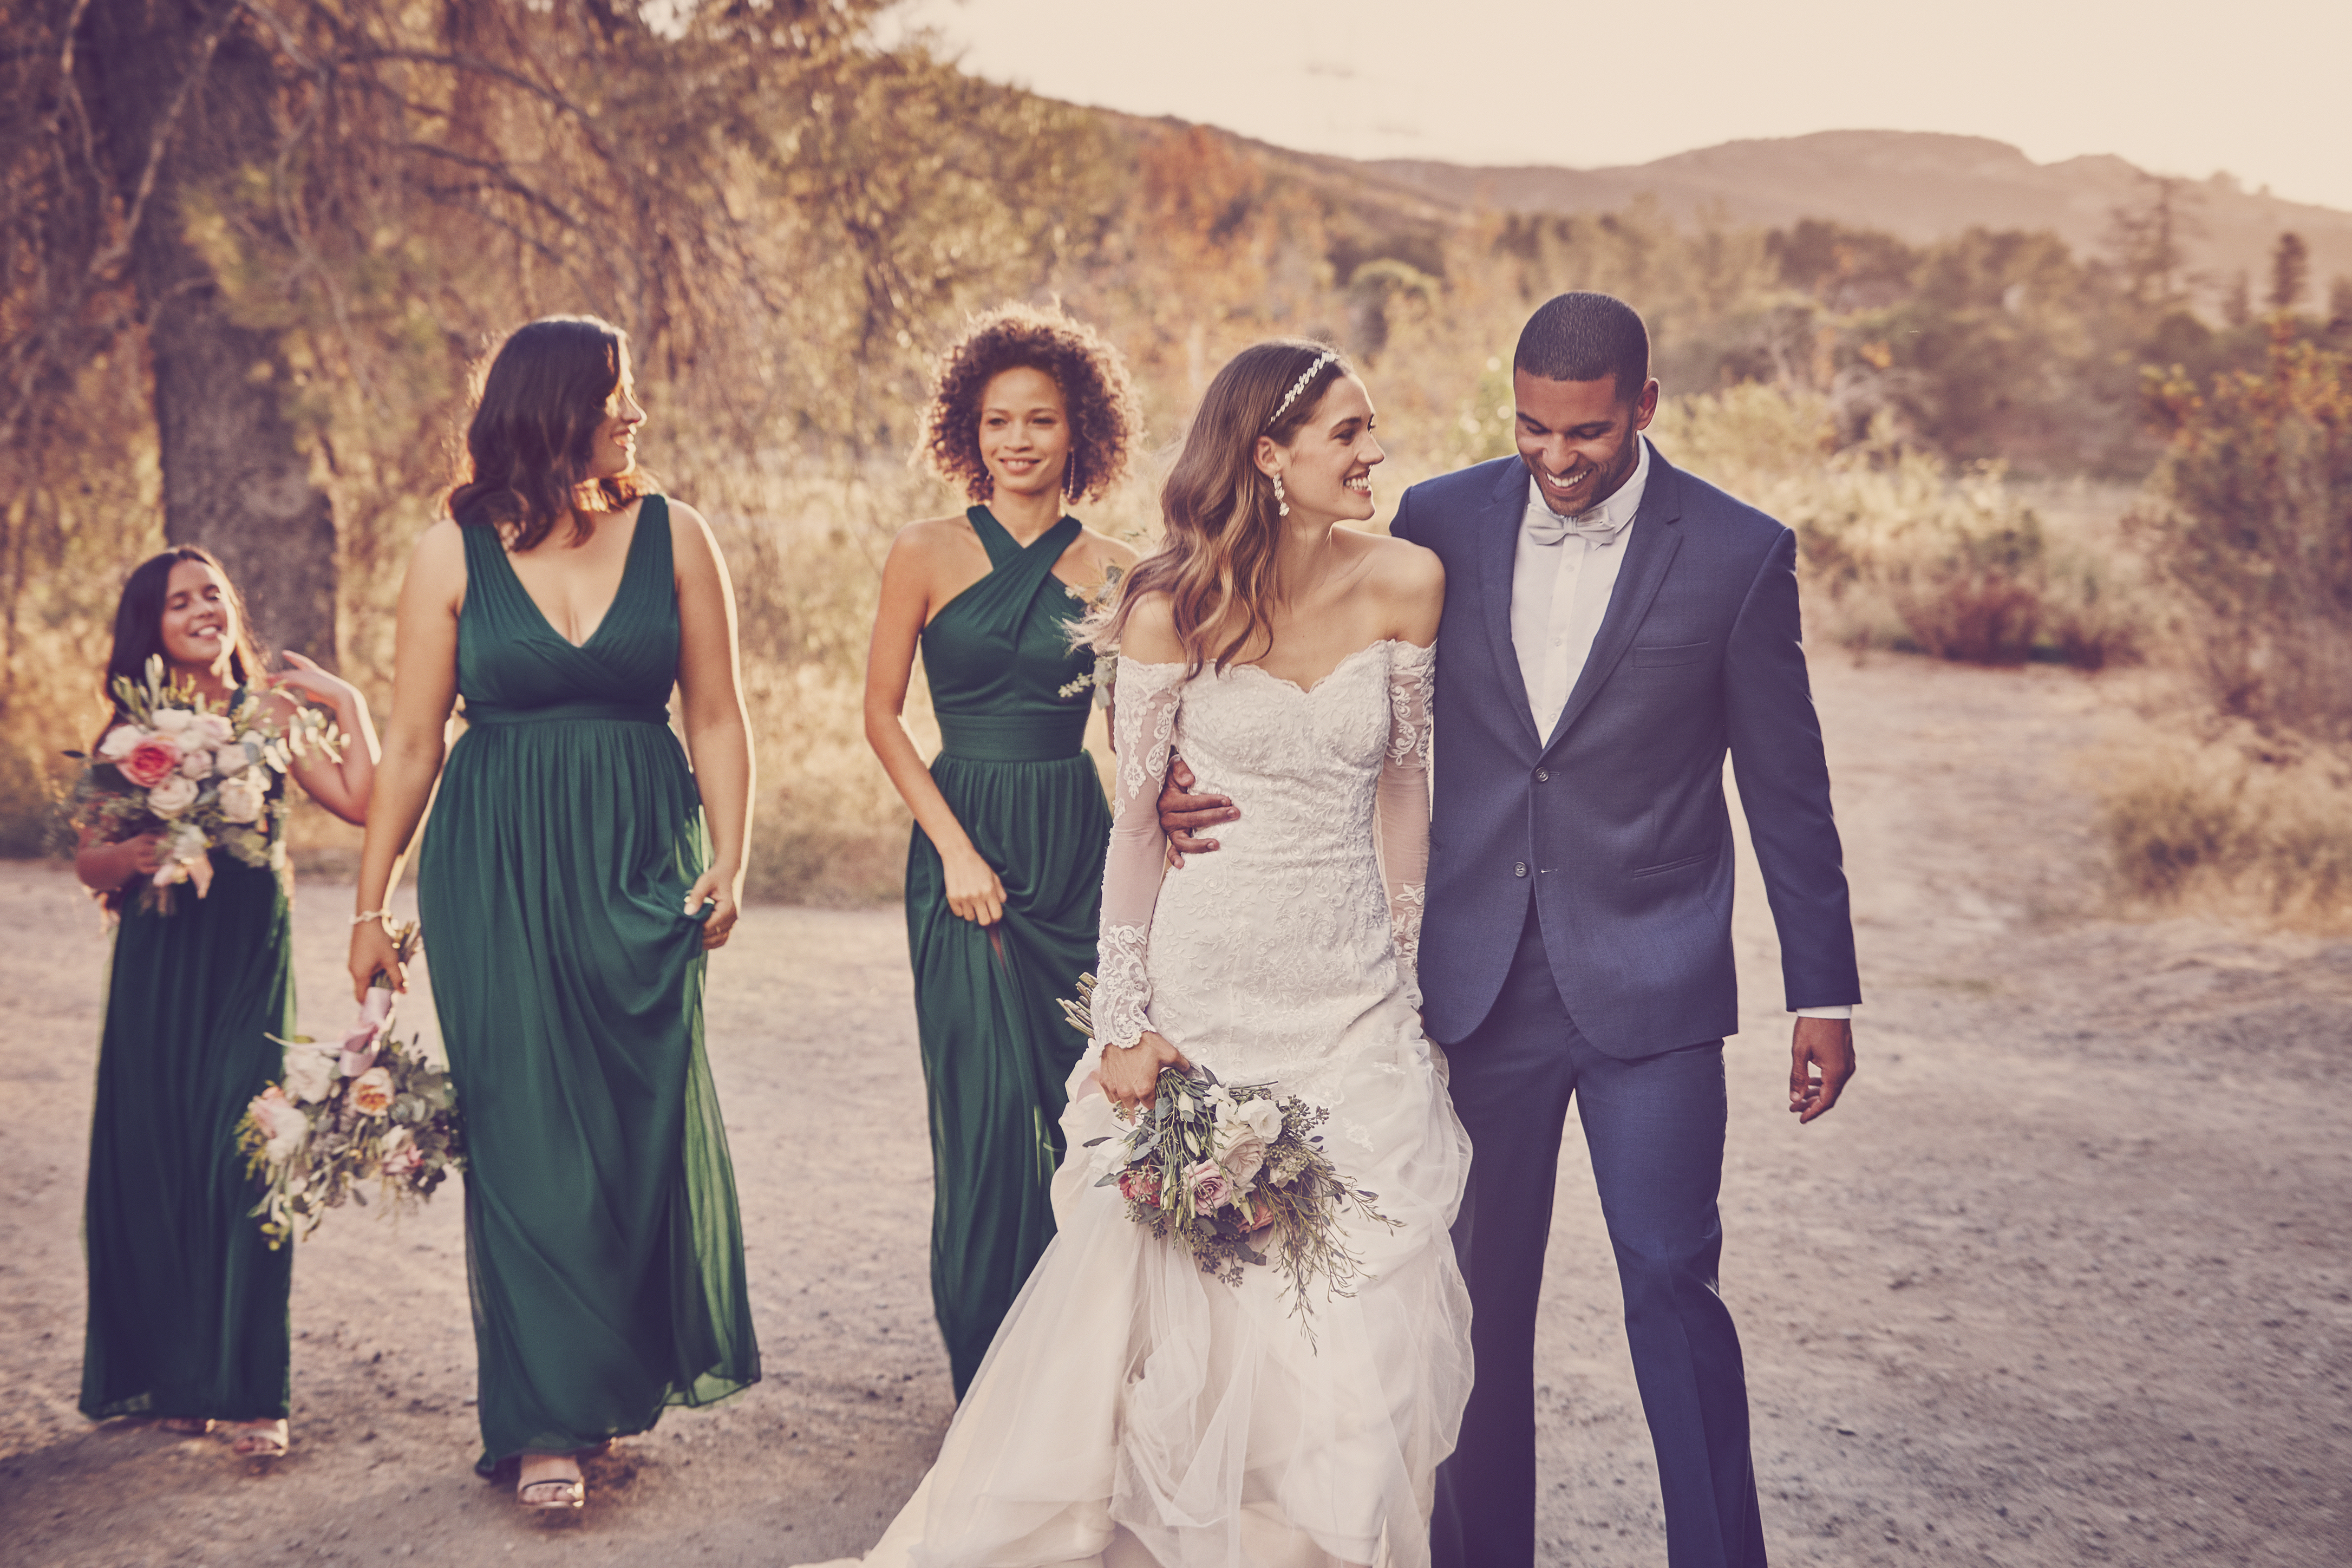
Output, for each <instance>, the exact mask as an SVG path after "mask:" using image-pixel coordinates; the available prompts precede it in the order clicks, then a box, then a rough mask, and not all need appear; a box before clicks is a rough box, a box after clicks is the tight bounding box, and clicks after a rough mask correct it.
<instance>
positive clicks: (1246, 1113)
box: [1234, 1100, 1282, 1143]
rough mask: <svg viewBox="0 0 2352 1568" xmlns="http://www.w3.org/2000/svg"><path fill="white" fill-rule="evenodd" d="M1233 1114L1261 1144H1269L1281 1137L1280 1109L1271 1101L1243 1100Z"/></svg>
mask: <svg viewBox="0 0 2352 1568" xmlns="http://www.w3.org/2000/svg"><path fill="white" fill-rule="evenodd" d="M1234 1114H1235V1116H1236V1117H1237V1118H1238V1119H1239V1121H1240V1122H1241V1124H1242V1126H1244V1128H1247V1129H1248V1130H1249V1131H1250V1132H1251V1133H1253V1134H1254V1135H1255V1136H1256V1137H1257V1138H1258V1139H1259V1140H1260V1141H1261V1142H1266V1143H1271V1142H1274V1141H1275V1140H1276V1138H1279V1137H1281V1136H1282V1108H1281V1107H1280V1106H1278V1105H1276V1104H1275V1102H1274V1101H1273V1100H1244V1101H1242V1103H1241V1107H1240V1109H1239V1110H1236V1111H1235V1112H1234Z"/></svg>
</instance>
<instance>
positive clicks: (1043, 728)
mask: <svg viewBox="0 0 2352 1568" xmlns="http://www.w3.org/2000/svg"><path fill="white" fill-rule="evenodd" d="M937 717H938V719H939V721H940V755H941V756H943V757H956V758H959V759H961V760H962V761H964V762H968V763H1052V762H1059V761H1060V760H1061V759H1062V758H1064V757H1075V756H1076V755H1078V754H1079V753H1080V752H1082V751H1083V750H1084V749H1085V747H1086V743H1087V708H1086V707H1084V706H1083V705H1081V706H1079V707H1077V708H1076V709H1075V710H1072V711H1070V712H1067V713H941V714H939V715H937Z"/></svg>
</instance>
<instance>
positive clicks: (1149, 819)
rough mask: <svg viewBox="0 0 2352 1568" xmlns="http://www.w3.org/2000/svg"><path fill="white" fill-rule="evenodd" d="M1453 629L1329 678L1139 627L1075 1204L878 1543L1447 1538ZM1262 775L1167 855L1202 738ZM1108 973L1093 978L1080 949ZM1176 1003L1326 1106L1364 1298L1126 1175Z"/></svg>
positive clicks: (992, 1565) (1223, 1050)
mask: <svg viewBox="0 0 2352 1568" xmlns="http://www.w3.org/2000/svg"><path fill="white" fill-rule="evenodd" d="M1434 664H1435V656H1434V653H1433V650H1431V649H1427V648H1420V647H1412V645H1410V644H1406V643H1402V642H1393V641H1391V642H1381V643H1375V644H1373V645H1371V646H1370V647H1365V648H1362V649H1360V650H1359V651H1358V652H1356V653H1354V654H1352V655H1350V656H1349V658H1346V659H1344V660H1342V661H1341V662H1340V664H1339V667H1338V668H1336V669H1334V670H1333V671H1332V672H1331V674H1330V675H1329V676H1328V677H1327V678H1325V679H1323V680H1322V681H1320V682H1318V684H1317V685H1316V686H1315V687H1314V688H1313V689H1301V688H1299V687H1297V686H1295V685H1293V684H1291V683H1290V682H1288V681H1285V680H1283V679H1279V678H1277V677H1275V676H1271V675H1268V674H1266V673H1265V671H1264V670H1261V669H1258V668H1255V667H1254V666H1246V665H1244V666H1235V667H1233V668H1228V669H1226V670H1225V671H1223V673H1216V672H1213V671H1204V672H1202V674H1200V675H1198V676H1195V677H1192V678H1190V679H1188V678H1187V677H1186V675H1185V671H1184V668H1183V667H1182V666H1181V665H1144V664H1138V663H1136V662H1134V661H1132V660H1129V659H1126V658H1122V659H1120V660H1119V666H1118V706H1117V717H1118V762H1119V773H1118V789H1117V802H1116V804H1117V816H1116V826H1114V829H1113V832H1112V843H1111V852H1110V858H1109V864H1108V870H1107V872H1106V875H1105V879H1104V889H1103V932H1102V947H1101V952H1100V956H1099V966H1100V983H1099V984H1098V986H1097V990H1096V992H1095V998H1094V1007H1095V1018H1096V1022H1097V1035H1098V1037H1099V1038H1098V1039H1097V1044H1096V1046H1095V1047H1093V1048H1092V1049H1090V1050H1089V1051H1088V1053H1087V1056H1086V1058H1084V1059H1083V1060H1081V1061H1080V1063H1079V1064H1078V1067H1077V1068H1076V1070H1075V1071H1074V1072H1073V1073H1072V1075H1071V1079H1070V1085H1069V1106H1068V1109H1067V1110H1066V1112H1065V1114H1064V1116H1063V1119H1062V1127H1063V1131H1064V1135H1065V1137H1066V1139H1067V1141H1068V1149H1069V1153H1068V1155H1067V1157H1066V1159H1065V1160H1064V1162H1063V1165H1062V1168H1061V1170H1060V1172H1059V1173H1058V1174H1057V1175H1056V1176H1055V1182H1054V1189H1053V1203H1054V1215H1055V1223H1056V1225H1057V1226H1059V1235H1058V1236H1057V1237H1056V1238H1055V1241H1054V1243H1053V1245H1052V1246H1051V1247H1048V1248H1047V1250H1046V1252H1045V1257H1044V1258H1043V1259H1042V1260H1041V1261H1040V1262H1039V1264H1038V1266H1037V1268H1036V1269H1035V1271H1034V1273H1033V1274H1032V1275H1031V1276H1030V1279H1029V1282H1028V1284H1027V1286H1026V1287H1025V1288H1024V1289H1023V1291H1022V1293H1021V1295H1020V1297H1019V1299H1018V1300H1016V1301H1015V1302H1014V1304H1013V1310H1012V1311H1011V1313H1010V1314H1009V1315H1008V1316H1007V1317H1006V1318H1005V1320H1004V1323H1003V1328H1002V1329H1001V1330H1000V1331H999V1332H998V1334H997V1337H996V1340H995V1342H994V1344H993V1345H992V1347H991V1349H990V1351H989V1352H988V1356H987V1359H986V1360H985V1361H984V1362H983V1363H982V1365H981V1369H980V1373H979V1374H978V1376H977V1377H976V1378H975V1379H974V1381H973V1383H972V1385H971V1390H970V1392H969V1394H967V1395H966V1396H965V1399H964V1401H963V1404H962V1405H961V1406H960V1407H959V1408H958V1410H957V1412H956V1415H955V1420H954V1422H953V1424H952V1425H951V1426H950V1427H949V1429H948V1433H947V1436H946V1438H945V1440H944V1442H943V1444H942V1445H941V1447H940V1457H939V1459H938V1462H937V1463H936V1464H934V1465H933V1467H932V1468H931V1471H930V1473H929V1476H927V1477H926V1478H925V1479H924V1481H923V1483H922V1485H921V1487H920V1488H919V1489H918V1490H917V1491H916V1493H915V1495H914V1497H913V1498H912V1500H909V1501H908V1504H907V1506H906V1508H905V1509H904V1510H902V1511H901V1512H900V1513H899V1515H898V1519H897V1521H895V1522H894V1523H893V1524H892V1525H891V1526H890V1529H889V1531H887V1533H886V1534H885V1535H884V1536H883V1538H882V1541H881V1542H880V1543H879V1544H877V1546H876V1547H875V1549H874V1551H873V1552H871V1553H870V1554H868V1556H867V1557H866V1559H865V1560H864V1561H865V1562H866V1563H867V1564H869V1565H872V1564H884V1565H887V1568H902V1565H903V1568H950V1565H957V1568H966V1565H968V1568H983V1565H985V1568H1066V1565H1067V1568H1077V1565H1080V1564H1085V1565H1088V1568H1092V1565H1097V1564H1099V1565H1101V1568H1211V1565H1216V1568H1244V1565H1246V1568H1338V1565H1341V1564H1375V1565H1379V1568H1420V1565H1422V1564H1425V1563H1427V1562H1428V1559H1429V1546H1428V1536H1427V1529H1428V1515H1429V1509H1430V1503H1431V1489H1432V1483H1433V1474H1434V1472H1435V1470H1436V1468H1437V1464H1438V1462H1439V1461H1440V1460H1441V1459H1443V1458H1444V1457H1445V1456H1446V1454H1447V1453H1449V1452H1450V1451H1451V1450H1452V1448H1453V1447H1454V1438H1455V1436H1456V1434H1457V1432H1458V1430H1459V1427H1460V1424H1461V1418H1462V1408H1463V1405H1464V1402H1465V1400H1466V1399H1467V1398H1468V1396H1469V1391H1470V1373H1471V1366H1470V1335H1469V1320H1470V1307H1469V1299H1468V1296H1467V1294H1466V1293H1465V1289H1464V1287H1463V1283H1462V1277H1461V1275H1460V1273H1459V1271H1458V1270H1457V1269H1456V1268H1455V1266H1454V1252H1453V1248H1452V1246H1451V1243H1450V1242H1449V1240H1448V1237H1447V1229H1448V1227H1449V1226H1451V1225H1452V1223H1453V1220H1454V1212H1455V1209H1456V1208H1457V1206H1458V1205H1459V1204H1460V1202H1461V1198H1462V1190H1463V1184H1464V1180H1465V1176H1466V1174H1467V1172H1468V1166H1469V1146H1468V1142H1467V1140H1466V1139H1465V1136H1464V1134H1463V1131H1462V1127H1461V1123H1460V1122H1459V1121H1456V1119H1455V1117H1454V1110H1453V1106H1452V1104H1451V1102H1450V1101H1449V1100H1447V1098H1446V1094H1445V1086H1444V1065H1443V1062H1442V1060H1441V1059H1440V1058H1438V1057H1437V1055H1436V1053H1435V1052H1434V1050H1433V1047H1431V1046H1430V1045H1429V1044H1428V1042H1427V1041H1426V1040H1424V1039H1423V1036H1422V1033H1421V1025H1420V1018H1419V1015H1418V1012H1417V1007H1418V1005H1419V993H1418V990H1417V988H1416V986H1415V984H1414V978H1413V971H1412V962H1413V955H1414V950H1415V947H1416V945H1417V942H1418V939H1419V933H1420V919H1421V897H1422V888H1423V881H1424V879H1425V875H1426V866H1427V860H1428V842H1429V816H1428V792H1427V786H1428V765H1429V751H1430V747H1429V740H1430V730H1429V695H1430V686H1431V674H1432V671H1433V668H1434ZM1171 747H1172V748H1174V749H1177V750H1181V752H1182V753H1183V755H1184V757H1185V758H1186V760H1187V761H1188V762H1189V763H1190V764H1191V765H1192V770H1193V772H1194V773H1195V774H1196V775H1197V776H1198V777H1199V778H1201V779H1202V781H1204V784H1212V785H1213V787H1215V788H1218V789H1221V790H1223V791H1225V792H1227V793H1229V794H1231V795H1233V796H1234V798H1235V799H1236V800H1238V801H1241V802H1242V803H1243V816H1242V817H1241V819H1240V820H1239V821H1236V822H1234V823H1233V824H1231V825H1229V826H1226V827H1224V828H1223V829H1221V830H1220V833H1219V839H1220V843H1221V845H1222V848H1221V849H1220V851H1219V852H1218V853H1217V854H1215V855H1212V856H1205V857H1201V858H1195V859H1192V860H1191V861H1189V862H1188V863H1187V864H1186V866H1185V867H1184V868H1183V869H1182V870H1181V871H1179V872H1176V873H1173V874H1170V875H1167V876H1165V878H1164V879H1163V876H1162V871H1161V865H1162V858H1163V851H1164V844H1163V840H1162V838H1161V837H1160V828H1159V824H1158V820H1157V816H1156V813H1157V809H1158V796H1159V794H1160V785H1161V784H1162V782H1163V781H1164V779H1165V777H1166V772H1167V766H1168V758H1169V753H1170V751H1171ZM1072 978H1073V979H1075V976H1073V977H1072ZM1146 1027H1149V1028H1151V1029H1154V1030H1156V1031H1157V1032H1159V1033H1160V1035H1162V1036H1164V1037H1167V1038H1168V1039H1169V1040H1170V1041H1171V1042H1172V1043H1173V1044H1174V1045H1175V1046H1176V1047H1177V1048H1178V1049H1180V1050H1181V1051H1182V1052H1184V1054H1185V1055H1186V1056H1187V1057H1188V1058H1191V1059H1192V1061H1193V1062H1194V1063H1196V1064H1198V1065H1201V1066H1204V1067H1207V1068H1212V1069H1213V1070H1214V1071H1215V1073H1216V1074H1217V1076H1218V1077H1219V1078H1220V1079H1223V1080H1225V1081H1227V1082H1231V1083H1264V1082H1276V1083H1279V1084H1280V1085H1281V1088H1282V1091H1283V1092H1284V1093H1285V1094H1297V1095H1299V1096H1301V1097H1303V1098H1305V1099H1307V1100H1309V1101H1311V1102H1313V1103H1315V1104H1318V1105H1321V1106H1324V1107H1327V1108H1328V1109H1329V1111H1330V1120H1329V1121H1328V1122H1327V1123H1325V1125H1324V1127H1323V1130H1322V1131H1323V1138H1324V1147H1325V1149H1326V1150H1327V1151H1328V1152H1329V1153H1330V1155H1331V1156H1332V1158H1333V1160H1334V1162H1335V1163H1337V1164H1338V1165H1339V1168H1340V1170H1341V1172H1342V1173H1343V1174H1345V1175H1346V1177H1347V1178H1348V1179H1349V1181H1350V1182H1351V1183H1352V1184H1355V1185H1356V1186H1359V1187H1361V1188H1364V1189H1368V1190H1369V1191H1370V1192H1372V1193H1375V1194H1378V1196H1377V1199H1376V1206H1377V1207H1378V1208H1379V1209H1380V1210H1381V1213H1383V1214H1385V1215H1387V1216H1388V1217H1390V1218H1391V1219H1392V1220H1395V1221H1397V1222H1399V1223H1398V1224H1397V1226H1395V1227H1394V1228H1390V1227H1388V1226H1381V1225H1376V1224H1370V1223H1367V1222H1365V1221H1363V1220H1362V1219H1361V1218H1360V1217H1359V1216H1356V1215H1352V1214H1351V1215H1349V1219H1348V1222H1347V1223H1346V1238H1347V1241H1348V1244H1349V1247H1351V1248H1352V1249H1353V1250H1354V1251H1355V1252H1356V1253H1357V1255H1358V1256H1359V1257H1360V1258H1362V1260H1363V1264H1364V1272H1363V1276H1362V1277H1361V1278H1360V1279H1358V1280H1357V1281H1356V1283H1355V1285H1354V1287H1353V1290H1354V1294H1353V1295H1351V1296H1341V1295H1335V1294H1330V1293H1328V1292H1327V1290H1326V1289H1325V1286H1324V1283H1323V1282H1322V1281H1321V1280H1319V1279H1318V1280H1317V1281H1315V1282H1314V1283H1312V1284H1311V1285H1310V1286H1309V1288H1308V1292H1307V1299H1306V1300H1305V1301H1304V1302H1303V1303H1298V1302H1294V1301H1293V1300H1292V1299H1291V1297H1290V1296H1289V1295H1288V1294H1287V1293H1286V1291H1285V1290H1284V1289H1282V1288H1281V1277H1280V1275H1279V1273H1278V1272H1277V1271H1276V1270H1275V1269H1273V1268H1249V1269H1248V1270H1247V1272H1246V1276H1245V1278H1244V1279H1243V1281H1242V1283H1241V1284H1240V1285H1239V1286H1238V1287H1234V1286H1229V1285H1226V1284H1224V1283H1223V1282H1221V1281H1220V1280H1218V1279H1215V1278H1214V1277H1213V1276H1211V1275H1208V1274H1204V1273H1202V1271H1201V1269H1200V1268H1199V1267H1198V1266H1197V1265H1195V1264H1194V1263H1192V1261H1191V1260H1190V1259H1189V1258H1187V1257H1186V1256H1185V1255H1184V1254H1183V1253H1182V1252H1181V1251H1179V1250H1178V1249H1177V1248H1176V1247H1174V1245H1173V1244H1171V1243H1170V1242H1167V1241H1162V1240H1155V1239H1154V1238H1153V1237H1151V1236H1150V1233H1149V1232H1147V1231H1145V1230H1144V1229H1143V1228H1142V1227H1141V1226H1137V1225H1135V1224H1134V1223H1132V1222H1131V1221H1130V1220H1129V1218H1128V1216H1127V1213H1126V1205H1125V1202H1124V1200H1123V1199H1121V1197H1120V1196H1119V1194H1118V1191H1117V1189H1116V1188H1111V1187H1097V1186H1096V1185H1095V1182H1096V1180H1097V1177H1098V1176H1099V1175H1100V1174H1101V1173H1103V1171H1104V1170H1105V1169H1108V1164H1107V1163H1105V1162H1104V1160H1103V1156H1105V1155H1108V1154H1110V1153H1112V1152H1113V1146H1112V1145H1108V1144H1106V1145H1103V1146H1102V1147H1101V1148H1100V1149H1099V1150H1097V1151H1094V1152H1089V1151H1087V1149H1086V1148H1085V1147H1084V1145H1085V1144H1086V1143H1087V1142H1088V1141H1089V1140H1091V1139H1095V1138H1097V1137H1101V1136H1103V1135H1105V1134H1116V1133H1118V1132H1119V1131H1124V1129H1123V1128H1122V1127H1121V1125H1120V1124H1119V1123H1118V1121H1116V1120H1115V1119H1114V1117H1113V1114H1112V1110H1111V1106H1110V1104H1109V1102H1108V1100H1105V1099H1104V1097H1103V1095H1102V1093H1101V1090H1100V1089H1099V1087H1098V1086H1097V1083H1096V1081H1095V1076H1094V1074H1095V1068H1096V1065H1097V1061H1098V1060H1099V1058H1100V1053H1101V1051H1102V1049H1103V1047H1104V1044H1105V1043H1106V1042H1108V1043H1109V1044H1110V1046H1111V1048H1114V1049H1116V1048H1118V1045H1119V1044H1120V1043H1124V1042H1129V1041H1132V1040H1134V1039H1135V1038H1136V1037H1137V1036H1138V1035H1139V1033H1140V1032H1141V1031H1142V1030H1143V1029H1144V1028H1146Z"/></svg>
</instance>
